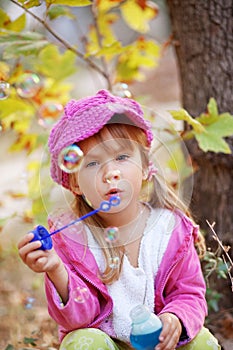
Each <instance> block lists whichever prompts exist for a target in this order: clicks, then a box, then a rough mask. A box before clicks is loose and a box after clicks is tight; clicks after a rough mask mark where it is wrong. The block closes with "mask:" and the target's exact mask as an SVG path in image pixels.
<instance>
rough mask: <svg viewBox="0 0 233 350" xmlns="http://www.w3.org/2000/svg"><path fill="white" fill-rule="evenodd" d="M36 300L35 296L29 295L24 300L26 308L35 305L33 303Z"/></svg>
mask: <svg viewBox="0 0 233 350" xmlns="http://www.w3.org/2000/svg"><path fill="white" fill-rule="evenodd" d="M34 302H35V298H32V297H27V298H26V300H25V301H24V307H25V309H31V308H32V307H33V304H34Z"/></svg>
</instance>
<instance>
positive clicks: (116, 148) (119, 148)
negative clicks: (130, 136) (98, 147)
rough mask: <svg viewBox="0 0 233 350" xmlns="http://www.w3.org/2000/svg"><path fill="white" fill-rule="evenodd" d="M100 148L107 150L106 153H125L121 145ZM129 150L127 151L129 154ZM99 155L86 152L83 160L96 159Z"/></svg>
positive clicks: (98, 153)
mask: <svg viewBox="0 0 233 350" xmlns="http://www.w3.org/2000/svg"><path fill="white" fill-rule="evenodd" d="M102 148H104V149H105V150H107V152H111V151H113V152H115V153H119V152H122V151H124V152H125V147H124V146H123V145H121V144H117V145H114V146H104V145H102ZM129 151H130V150H128V152H129ZM100 155H101V153H100V152H95V150H94V151H93V152H92V151H91V150H90V151H89V152H87V154H85V155H84V156H85V158H86V159H96V158H98V157H99V156H100Z"/></svg>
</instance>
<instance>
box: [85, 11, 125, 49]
mask: <svg viewBox="0 0 233 350" xmlns="http://www.w3.org/2000/svg"><path fill="white" fill-rule="evenodd" d="M117 19H118V16H117V15H115V14H99V16H98V19H97V21H98V30H99V33H98V34H97V31H96V28H95V26H93V25H92V26H90V30H89V33H88V38H89V41H88V43H87V45H86V56H90V55H92V56H94V55H96V54H97V53H99V52H100V50H102V49H104V48H107V47H110V46H111V45H113V44H114V43H115V42H117V39H116V37H115V35H114V33H113V31H112V30H111V24H113V23H114V22H115V21H116V20H117ZM99 55H100V54H99Z"/></svg>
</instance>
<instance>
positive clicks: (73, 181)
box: [69, 174, 82, 195]
mask: <svg viewBox="0 0 233 350" xmlns="http://www.w3.org/2000/svg"><path fill="white" fill-rule="evenodd" d="M71 175H73V174H71ZM69 180H70V188H71V191H72V192H73V193H75V194H78V195H82V191H81V190H80V187H79V185H78V181H77V178H76V176H70V178H69Z"/></svg>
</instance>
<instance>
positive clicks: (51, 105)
mask: <svg viewBox="0 0 233 350" xmlns="http://www.w3.org/2000/svg"><path fill="white" fill-rule="evenodd" d="M62 112H63V106H62V104H60V103H56V102H46V103H44V104H43V105H41V106H40V108H39V111H38V116H39V124H40V125H41V126H43V127H48V126H50V125H52V124H54V122H55V121H56V120H57V119H58V118H59V117H60V116H61V115H62Z"/></svg>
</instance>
